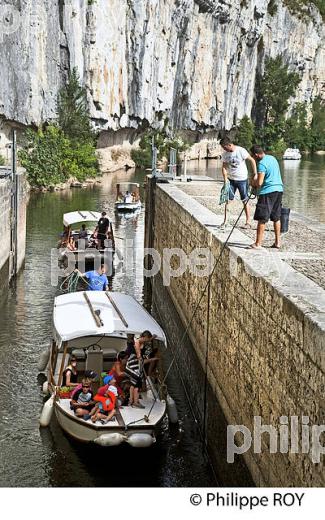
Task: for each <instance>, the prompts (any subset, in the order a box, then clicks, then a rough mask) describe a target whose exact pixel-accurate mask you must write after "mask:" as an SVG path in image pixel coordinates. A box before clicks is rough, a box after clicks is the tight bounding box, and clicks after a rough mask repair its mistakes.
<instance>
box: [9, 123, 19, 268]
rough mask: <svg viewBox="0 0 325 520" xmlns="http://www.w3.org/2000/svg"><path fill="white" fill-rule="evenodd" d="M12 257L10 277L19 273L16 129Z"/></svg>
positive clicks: (12, 198)
mask: <svg viewBox="0 0 325 520" xmlns="http://www.w3.org/2000/svg"><path fill="white" fill-rule="evenodd" d="M11 186H12V192H11V248H10V249H11V257H12V268H11V273H10V278H12V277H14V276H15V275H16V273H17V263H18V262H17V253H18V240H17V219H18V179H17V135H16V130H13V131H12V145H11Z"/></svg>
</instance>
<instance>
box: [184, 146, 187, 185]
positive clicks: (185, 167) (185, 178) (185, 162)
mask: <svg viewBox="0 0 325 520" xmlns="http://www.w3.org/2000/svg"><path fill="white" fill-rule="evenodd" d="M184 181H185V182H186V181H187V155H186V152H185V155H184Z"/></svg>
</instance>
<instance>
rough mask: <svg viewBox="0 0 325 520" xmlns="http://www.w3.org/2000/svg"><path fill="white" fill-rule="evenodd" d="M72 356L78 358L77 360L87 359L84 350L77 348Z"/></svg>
mask: <svg viewBox="0 0 325 520" xmlns="http://www.w3.org/2000/svg"><path fill="white" fill-rule="evenodd" d="M71 354H72V355H73V356H75V357H76V358H77V360H79V359H80V360H82V361H84V360H85V359H86V352H85V351H84V349H83V348H75V349H74V350H73V351H72V352H71Z"/></svg>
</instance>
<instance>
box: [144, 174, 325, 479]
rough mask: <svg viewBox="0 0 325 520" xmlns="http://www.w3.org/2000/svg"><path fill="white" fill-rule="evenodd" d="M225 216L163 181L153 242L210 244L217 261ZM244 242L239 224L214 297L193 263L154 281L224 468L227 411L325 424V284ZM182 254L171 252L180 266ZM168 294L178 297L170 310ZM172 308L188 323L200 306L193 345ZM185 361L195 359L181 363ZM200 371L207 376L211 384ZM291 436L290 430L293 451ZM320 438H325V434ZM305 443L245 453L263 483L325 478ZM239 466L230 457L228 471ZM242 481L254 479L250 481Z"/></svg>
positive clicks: (237, 417)
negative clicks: (304, 448)
mask: <svg viewBox="0 0 325 520" xmlns="http://www.w3.org/2000/svg"><path fill="white" fill-rule="evenodd" d="M219 218H220V217H218V216H217V215H215V214H214V213H212V212H211V211H209V210H208V209H206V208H204V207H203V206H201V205H200V204H199V203H198V202H197V201H195V200H193V199H192V198H191V197H190V196H188V195H186V194H185V193H184V192H182V191H181V190H179V189H178V188H177V187H176V186H175V185H171V184H170V185H169V184H168V185H166V184H164V185H161V184H158V185H157V188H156V204H155V224H154V247H155V248H156V249H157V250H158V251H159V253H160V254H161V255H163V250H164V248H181V249H183V251H184V252H185V253H186V255H189V254H190V253H191V252H192V251H193V249H195V248H197V247H209V248H210V249H211V251H212V253H213V255H214V258H215V259H216V258H218V256H219V255H220V252H221V248H222V247H223V242H224V240H225V238H226V236H225V234H222V233H221V232H220V231H219V230H218V228H217V225H218V224H220V223H221V222H219ZM245 240H246V241H247V237H246V236H245V235H243V234H242V233H240V231H238V230H236V231H235V232H234V234H233V236H232V238H231V244H232V245H231V246H230V247H228V246H227V248H226V249H225V251H224V252H223V254H222V256H221V261H220V262H219V263H218V265H217V268H216V270H215V272H214V274H213V276H212V278H211V286H210V297H209V299H208V291H207V290H206V291H205V292H204V296H203V298H202V299H201V301H200V298H201V296H202V292H203V291H204V289H205V288H206V284H207V278H206V277H205V278H198V277H196V276H195V275H194V274H191V273H190V272H189V270H187V271H186V272H185V273H184V274H182V275H181V276H179V277H175V278H172V279H171V281H170V284H169V285H168V286H166V287H164V286H163V283H162V280H163V267H162V268H161V272H160V274H159V275H158V276H157V277H156V280H155V281H154V283H153V287H154V290H153V293H154V302H155V306H156V307H157V308H158V311H159V308H160V312H161V313H162V315H163V324H164V325H165V326H166V327H167V332H168V333H169V335H170V337H171V338H174V339H176V345H177V346H176V349H177V348H178V349H179V350H178V352H176V357H177V359H178V363H179V364H180V366H181V369H182V370H183V371H184V378H185V380H186V381H187V385H188V388H189V391H190V393H191V391H192V395H195V398H194V401H193V403H194V406H195V408H196V412H197V416H198V418H199V420H200V421H201V422H204V423H205V424H202V430H203V432H204V434H205V435H206V440H207V444H208V448H209V451H210V453H211V456H212V459H213V460H214V462H215V465H216V466H218V464H219V465H220V460H222V464H223V466H224V467H225V466H227V463H226V460H225V459H226V456H225V449H226V442H225V441H226V439H225V435H226V428H225V426H224V425H223V423H222V421H221V420H219V418H220V416H221V415H223V416H224V418H225V420H226V422H227V423H228V424H233V425H245V426H246V427H247V428H248V429H249V430H250V431H251V432H252V434H253V432H254V416H260V417H261V420H262V424H266V425H273V426H274V427H275V428H276V429H277V432H279V426H280V422H279V421H280V417H281V416H287V417H288V418H289V425H290V418H291V417H292V416H298V418H299V420H298V424H299V432H298V433H299V437H301V418H302V416H308V417H309V426H310V427H311V426H313V425H322V424H324V423H325V418H324V388H325V356H324V352H325V291H324V290H323V289H321V288H320V287H318V286H317V285H316V284H315V283H314V282H312V281H311V280H308V279H307V278H305V277H304V276H303V275H301V274H300V273H298V272H296V271H294V269H293V268H291V267H290V266H289V265H288V264H286V263H285V262H284V261H282V260H280V259H279V256H276V254H277V253H275V254H274V253H273V256H272V253H264V252H262V254H259V252H258V253H256V252H252V251H249V250H247V249H245V248H243V247H242V244H243V245H245ZM266 255H267V256H266ZM177 262H178V260H177V258H176V257H173V258H172V260H171V264H172V265H174V268H175V269H176V267H177V265H178V264H177ZM155 285H156V288H155ZM158 286H159V289H157V287H158ZM164 291H165V293H166V295H164ZM167 297H168V298H170V300H171V302H172V306H170V309H169V310H168V306H166V304H165V301H166V298H167ZM174 309H175V310H176V311H177V314H178V316H179V317H180V320H181V323H182V324H183V327H184V330H185V328H186V325H187V323H188V321H189V319H190V317H191V316H192V314H193V312H194V310H196V313H195V317H194V319H193V321H192V323H191V326H190V328H189V330H188V334H187V336H188V338H189V339H190V343H191V345H192V346H189V345H188V344H185V343H184V342H183V343H182V344H181V337H182V335H180V334H179V331H177V330H176V328H179V326H178V327H176V326H175V323H174V318H173V313H174ZM208 322H209V325H207V324H208ZM172 342H173V348H175V342H174V341H172ZM189 348H193V349H194V352H195V358H196V359H197V362H198V366H199V367H200V368H196V369H195V370H194V371H193V367H192V368H190V363H191V362H190V360H188V352H187V351H186V349H189ZM184 359H185V360H187V361H186V362H182V360H184ZM202 373H203V374H204V377H205V375H207V381H206V383H207V384H205V383H204V379H202ZM195 374H197V377H196V375H195ZM189 376H190V377H189ZM203 392H205V396H204V395H203ZM200 395H201V397H199V396H200ZM204 407H205V413H204ZM310 431H311V430H310ZM221 437H222V438H221ZM290 441H291V434H290V428H289V449H290ZM310 441H311V439H310ZM322 441H323V444H324V438H322ZM241 442H242V440H241V439H238V443H239V444H241ZM221 446H222V450H223V453H220V447H221ZM278 451H279V450H278ZM299 451H300V453H297V454H294V453H280V451H279V452H278V453H275V454H271V453H269V436H268V434H263V435H262V453H260V454H257V453H254V452H253V450H252V449H250V450H248V451H247V452H246V453H245V454H244V455H243V457H244V461H245V463H246V465H247V467H248V468H249V471H250V474H251V476H252V478H253V480H254V482H255V483H256V484H257V485H267V486H321V485H324V483H325V476H324V464H323V459H322V457H323V456H322V455H321V463H319V464H315V463H313V462H312V460H311V454H310V453H308V454H302V453H301V445H300V444H299ZM238 458H242V456H240V457H238ZM233 468H235V466H234V465H230V464H228V471H229V472H230V473H231V472H232V471H233ZM228 482H231V479H228ZM241 483H242V485H245V484H246V485H247V481H245V480H243V481H241Z"/></svg>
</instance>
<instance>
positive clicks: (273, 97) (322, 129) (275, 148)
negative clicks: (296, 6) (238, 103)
mask: <svg viewBox="0 0 325 520" xmlns="http://www.w3.org/2000/svg"><path fill="white" fill-rule="evenodd" d="M299 83H300V78H299V75H298V74H296V73H294V72H290V71H289V69H288V67H287V66H286V65H285V64H284V63H283V62H282V59H281V57H277V58H274V59H268V60H266V63H265V69H264V73H263V74H258V75H257V79H256V95H255V97H256V102H255V105H254V107H253V121H251V120H250V119H249V118H248V117H247V116H245V117H244V118H243V119H242V120H241V121H240V123H239V125H238V127H237V133H236V142H238V144H240V145H242V146H244V147H246V148H248V149H249V148H250V145H251V143H252V141H255V142H258V143H260V144H262V145H263V146H264V147H265V148H266V149H267V150H271V151H272V152H274V153H279V154H281V153H283V151H284V150H285V149H286V148H287V147H298V148H300V149H301V150H306V151H307V150H310V151H316V150H324V149H325V103H324V101H322V100H321V99H320V98H316V99H315V100H314V102H313V105H312V107H308V106H307V104H306V103H296V104H295V105H294V106H293V107H292V109H291V111H290V114H289V116H288V114H287V112H288V108H289V99H290V98H291V97H292V96H294V95H295V92H296V89H297V87H298V85H299Z"/></svg>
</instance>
